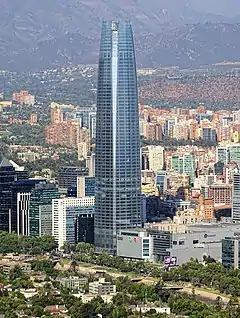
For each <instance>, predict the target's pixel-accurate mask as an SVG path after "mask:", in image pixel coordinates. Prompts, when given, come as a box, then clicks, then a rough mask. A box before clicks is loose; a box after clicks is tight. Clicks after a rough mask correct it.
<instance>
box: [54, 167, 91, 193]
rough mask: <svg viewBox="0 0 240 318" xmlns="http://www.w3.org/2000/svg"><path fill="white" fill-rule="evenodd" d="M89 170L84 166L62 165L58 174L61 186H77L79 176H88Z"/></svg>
mask: <svg viewBox="0 0 240 318" xmlns="http://www.w3.org/2000/svg"><path fill="white" fill-rule="evenodd" d="M87 174H88V170H87V169H86V168H83V167H61V168H60V170H59V176H58V185H59V187H60V188H66V189H70V188H72V187H75V188H77V178H78V177H82V176H87Z"/></svg>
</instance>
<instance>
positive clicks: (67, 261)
mask: <svg viewBox="0 0 240 318" xmlns="http://www.w3.org/2000/svg"><path fill="white" fill-rule="evenodd" d="M70 263H71V261H70V260H69V259H66V258H62V259H61V260H60V264H61V265H62V266H63V265H68V264H70Z"/></svg>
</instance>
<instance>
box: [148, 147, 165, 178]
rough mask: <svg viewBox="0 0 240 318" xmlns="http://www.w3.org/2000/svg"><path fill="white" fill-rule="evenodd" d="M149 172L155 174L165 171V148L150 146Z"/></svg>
mask: <svg viewBox="0 0 240 318" xmlns="http://www.w3.org/2000/svg"><path fill="white" fill-rule="evenodd" d="M148 160H149V170H153V171H154V172H155V173H156V172H157V171H158V170H161V169H163V166H164V148H163V147H161V146H148Z"/></svg>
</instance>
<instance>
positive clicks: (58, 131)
mask: <svg viewBox="0 0 240 318" xmlns="http://www.w3.org/2000/svg"><path fill="white" fill-rule="evenodd" d="M45 140H46V143H47V144H49V145H60V146H63V147H72V148H77V147H78V144H79V143H80V142H86V143H87V144H89V143H90V137H89V131H88V129H87V128H81V127H80V125H79V122H78V121H77V120H65V121H63V122H60V123H56V124H52V125H49V126H47V127H46V129H45Z"/></svg>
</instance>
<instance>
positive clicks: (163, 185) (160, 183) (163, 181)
mask: <svg viewBox="0 0 240 318" xmlns="http://www.w3.org/2000/svg"><path fill="white" fill-rule="evenodd" d="M156 185H157V187H158V189H159V194H164V192H165V191H166V190H167V188H168V176H167V172H166V171H163V170H158V171H157V175H156Z"/></svg>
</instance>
